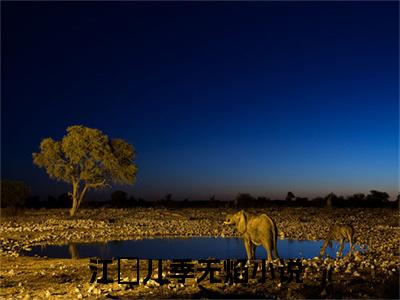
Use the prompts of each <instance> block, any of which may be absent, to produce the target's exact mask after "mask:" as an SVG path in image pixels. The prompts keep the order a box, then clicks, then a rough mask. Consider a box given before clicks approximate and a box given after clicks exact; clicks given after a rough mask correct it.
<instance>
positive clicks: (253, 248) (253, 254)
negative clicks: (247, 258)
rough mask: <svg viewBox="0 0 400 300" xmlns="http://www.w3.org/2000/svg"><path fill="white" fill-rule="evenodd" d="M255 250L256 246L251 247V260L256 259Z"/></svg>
mask: <svg viewBox="0 0 400 300" xmlns="http://www.w3.org/2000/svg"><path fill="white" fill-rule="evenodd" d="M256 248H257V246H256V245H255V244H253V245H251V254H252V256H251V259H252V260H254V259H256Z"/></svg>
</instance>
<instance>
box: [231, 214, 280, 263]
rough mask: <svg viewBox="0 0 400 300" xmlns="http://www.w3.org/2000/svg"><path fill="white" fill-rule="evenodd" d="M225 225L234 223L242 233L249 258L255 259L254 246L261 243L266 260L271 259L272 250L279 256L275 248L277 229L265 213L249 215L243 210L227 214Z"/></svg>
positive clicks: (276, 256)
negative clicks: (266, 256) (265, 253)
mask: <svg viewBox="0 0 400 300" xmlns="http://www.w3.org/2000/svg"><path fill="white" fill-rule="evenodd" d="M224 224H225V225H233V224H235V225H236V229H237V231H238V232H239V233H240V234H241V235H242V238H243V242H244V245H245V247H246V253H247V257H248V259H249V260H254V259H255V252H256V247H257V246H260V245H262V246H263V247H264V248H265V250H266V251H267V255H268V261H269V262H270V261H272V250H273V251H274V255H275V258H279V255H278V250H277V237H278V229H277V227H276V224H275V222H274V221H273V220H272V219H271V218H270V217H269V216H267V215H266V214H262V215H259V216H254V215H250V214H248V213H246V212H244V211H243V210H241V211H239V212H237V213H236V214H234V215H227V216H226V220H225V222H224Z"/></svg>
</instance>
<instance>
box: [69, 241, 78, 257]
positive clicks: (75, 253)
mask: <svg viewBox="0 0 400 300" xmlns="http://www.w3.org/2000/svg"><path fill="white" fill-rule="evenodd" d="M68 251H69V255H70V256H71V258H72V259H79V252H78V248H77V247H76V244H75V243H70V244H69V245H68Z"/></svg>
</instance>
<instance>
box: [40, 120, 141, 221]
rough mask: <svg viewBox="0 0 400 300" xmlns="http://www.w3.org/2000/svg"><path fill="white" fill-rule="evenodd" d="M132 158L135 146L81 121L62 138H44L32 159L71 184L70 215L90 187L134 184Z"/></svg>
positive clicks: (48, 171)
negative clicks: (59, 139)
mask: <svg viewBox="0 0 400 300" xmlns="http://www.w3.org/2000/svg"><path fill="white" fill-rule="evenodd" d="M134 159H135V150H134V147H133V146H132V145H130V144H129V143H127V142H125V141H124V140H122V139H109V138H108V136H107V135H105V134H103V133H102V132H101V131H100V130H98V129H94V128H88V127H84V126H80V125H75V126H70V127H68V128H67V135H65V136H64V137H63V138H62V140H61V141H55V140H53V139H52V138H45V139H43V140H42V142H41V143H40V152H38V153H33V163H34V164H35V165H37V166H38V167H40V168H44V169H45V170H46V172H47V174H48V175H49V176H50V178H53V179H56V180H59V181H64V182H67V183H70V184H72V193H71V196H72V200H73V206H72V208H71V211H70V213H71V215H72V216H73V215H74V214H75V212H76V210H77V209H78V208H79V205H80V204H81V202H82V199H83V197H84V195H85V193H86V192H87V191H88V190H89V189H99V188H103V187H106V186H109V185H110V184H112V183H119V184H129V185H131V184H133V183H134V182H135V178H136V173H137V167H136V165H135V163H134Z"/></svg>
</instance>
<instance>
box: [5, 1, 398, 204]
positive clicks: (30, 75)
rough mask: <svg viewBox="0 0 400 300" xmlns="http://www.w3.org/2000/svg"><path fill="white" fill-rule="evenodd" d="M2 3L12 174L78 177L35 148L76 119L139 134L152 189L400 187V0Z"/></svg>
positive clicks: (47, 182)
mask: <svg viewBox="0 0 400 300" xmlns="http://www.w3.org/2000/svg"><path fill="white" fill-rule="evenodd" d="M1 5H2V21H1V22H2V48H1V50H2V53H1V54H2V68H1V69H2V78H1V84H2V90H1V92H2V94H1V96H2V110H1V113H2V120H1V122H2V123H1V125H2V128H1V130H2V137H1V142H2V143H1V146H2V147H1V152H2V153H1V154H2V165H1V170H2V178H4V179H10V180H22V181H24V182H25V183H27V184H28V185H29V186H30V187H31V190H32V193H33V194H40V195H48V194H54V195H58V194H60V193H62V192H66V191H68V190H69V188H70V187H69V186H68V185H66V184H60V183H57V182H55V181H53V180H51V179H49V178H48V176H47V175H46V172H45V171H44V170H43V169H39V168H37V167H35V166H34V165H33V163H32V152H37V151H38V149H39V148H38V146H39V143H40V141H41V139H42V138H45V137H53V138H55V139H60V138H62V136H63V135H64V134H65V129H66V127H68V126H70V125H75V124H82V125H85V126H89V127H94V128H98V129H100V130H102V131H103V132H104V133H106V134H107V135H109V136H110V137H120V138H123V139H125V140H126V141H128V142H130V143H132V144H133V145H134V146H135V148H136V151H137V160H136V162H137V165H138V168H139V172H138V176H137V181H136V184H135V185H134V186H133V187H127V188H122V189H124V190H125V191H127V192H128V193H129V194H132V195H135V196H139V197H144V198H145V199H160V198H161V197H163V196H164V195H165V194H167V193H172V194H173V196H174V198H175V199H178V200H180V199H183V198H186V197H188V198H190V199H208V198H210V197H211V196H212V195H213V194H215V196H216V198H217V199H223V200H224V199H229V198H232V197H233V196H234V195H236V194H237V193H238V192H248V193H251V194H253V195H255V196H267V197H272V198H284V197H285V194H286V193H287V192H288V191H292V192H293V193H294V194H295V195H298V196H307V197H314V196H317V195H326V194H328V193H329V192H334V193H336V194H341V195H348V194H351V193H354V192H364V193H368V191H369V190H371V189H377V190H381V191H386V192H388V193H389V194H390V195H391V197H392V198H394V196H395V195H396V194H397V192H398V185H399V177H398V168H399V158H398V151H399V149H398V147H399V144H398V141H399V136H398V135H399V123H398V120H399V104H398V98H399V90H398V84H399V72H398V68H399V57H398V51H399V37H398V35H399V29H398V23H399V16H398V13H399V10H398V8H399V4H398V2H381V3H377V2H363V3H359V2H331V3H326V2H325V3H324V2H308V3H295V2H281V3H277V2H252V3H250V2H244V3H243V2H242V3H237V2H236V3H227V2H220V3H207V2H186V3H183V2H180V3H155V2H153V3H144V2H119V3H106V2H86V3H77V2H70V3H55V2H41V3H40V2H37V3H33V2H29V3H22V2H13V3H4V2H2V3H1ZM114 189H121V187H115V188H114ZM106 193H110V190H108V191H106ZM92 195H93V194H92Z"/></svg>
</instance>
